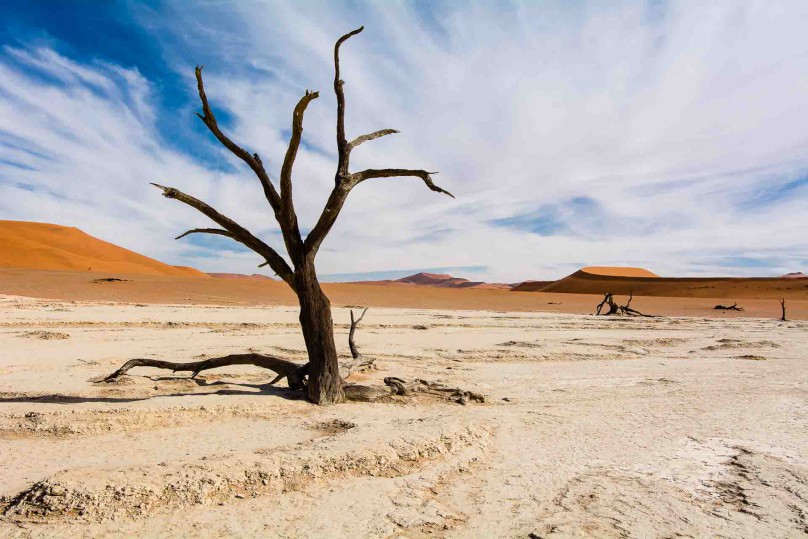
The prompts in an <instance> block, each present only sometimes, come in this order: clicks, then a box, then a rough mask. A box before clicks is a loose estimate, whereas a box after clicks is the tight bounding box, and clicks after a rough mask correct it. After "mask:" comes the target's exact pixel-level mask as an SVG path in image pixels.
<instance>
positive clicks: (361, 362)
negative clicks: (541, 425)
mask: <svg viewBox="0 0 808 539" xmlns="http://www.w3.org/2000/svg"><path fill="white" fill-rule="evenodd" d="M367 311H368V310H367V309H365V310H364V311H362V314H361V315H360V316H359V318H356V319H355V318H354V313H353V310H352V311H351V329H350V332H349V333H348V346H349V347H350V349H351V356H352V360H351V361H350V362H344V363H341V364H340V367H339V372H340V376H341V377H342V381H343V385H342V389H343V391H344V392H345V399H346V400H349V401H361V402H374V401H378V400H380V399H383V398H385V397H391V396H393V395H401V396H413V395H416V394H418V395H425V396H431V397H436V398H440V399H443V400H451V401H453V402H456V403H458V404H468V403H469V402H485V397H483V395H480V394H479V393H474V392H471V391H465V390H462V389H458V388H453V387H448V386H444V385H443V384H439V383H436V382H429V381H427V380H420V379H415V380H413V381H411V382H407V381H406V380H402V379H401V378H395V377H392V376H391V377H388V378H385V379H384V384H385V385H384V386H383V387H379V386H376V387H374V386H364V385H360V384H351V383H347V382H345V379H347V378H348V377H349V376H351V375H352V374H354V373H355V372H360V371H363V370H368V369H370V368H375V365H374V362H375V359H371V358H365V357H364V356H362V354H360V353H359V350H358V348H357V347H356V342H355V341H354V334H355V333H356V326H357V325H359V322H361V321H362V319H363V318H364V317H365V313H367ZM230 365H255V366H256V367H262V368H265V369H269V370H271V371H273V372H274V373H276V374H277V376H276V377H275V378H274V379H273V380H272V381H271V382H270V385H274V384H276V383H278V382H280V381H281V380H283V379H284V378H286V380H287V383H288V384H289V388H290V389H293V390H299V391H306V387H307V386H306V384H307V381H308V380H307V377H308V370H309V364H308V363H306V364H305V365H300V364H297V363H293V362H291V361H288V360H286V359H281V358H278V357H274V356H268V355H264V354H230V355H227V356H221V357H214V358H210V359H204V360H201V361H191V362H188V363H175V362H171V361H162V360H159V359H148V358H135V359H130V360H129V361H127V362H126V363H124V364H123V366H121V368H119V369H118V370H116V371H115V372H113V373H112V374H110V375H109V376H107V377H106V378H104V379H103V380H102V381H103V382H113V381H115V380H117V379H118V378H119V377H121V376H124V375H126V374H128V372H129V371H130V370H131V369H134V368H135V367H154V368H157V369H167V370H171V371H172V372H180V371H187V372H191V378H195V377H196V376H197V375H198V374H199V373H200V372H202V371H205V370H209V369H217V368H219V367H227V366H230Z"/></svg>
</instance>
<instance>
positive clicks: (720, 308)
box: [713, 302, 746, 311]
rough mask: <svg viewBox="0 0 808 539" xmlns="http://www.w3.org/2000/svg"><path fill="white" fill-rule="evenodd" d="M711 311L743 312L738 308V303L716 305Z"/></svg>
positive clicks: (741, 308) (742, 309)
mask: <svg viewBox="0 0 808 539" xmlns="http://www.w3.org/2000/svg"><path fill="white" fill-rule="evenodd" d="M713 309H715V310H718V311H745V310H746V309H744V308H743V307H738V303H737V302H735V303H733V304H732V305H729V306H727V305H716V306H715V307H713Z"/></svg>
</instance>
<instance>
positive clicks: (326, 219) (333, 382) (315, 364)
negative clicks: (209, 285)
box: [122, 27, 454, 404]
mask: <svg viewBox="0 0 808 539" xmlns="http://www.w3.org/2000/svg"><path fill="white" fill-rule="evenodd" d="M362 30H364V27H360V28H358V29H356V30H354V31H352V32H349V33H347V34H345V35H344V36H342V37H340V38H339V39H338V40H337V42H336V44H335V45H334V93H335V94H336V98H337V128H336V133H337V170H336V174H335V177H334V188H333V189H332V191H331V194H330V196H329V197H328V200H327V202H326V204H325V208H324V209H323V212H322V214H321V215H320V217H319V219H318V220H317V223H316V224H315V225H314V227H313V228H312V229H311V232H309V234H308V235H307V236H306V237H305V238H304V237H303V236H302V235H301V233H300V227H299V225H298V221H297V214H296V213H295V208H294V203H293V199H292V183H293V182H292V168H293V165H294V162H295V158H296V157H297V151H298V148H299V146H300V139H301V135H302V133H303V114H304V112H305V111H306V108H307V107H308V106H309V104H310V103H311V102H312V101H313V100H315V99H317V98H318V97H319V95H320V94H319V93H318V92H310V91H308V90H307V91H306V93H305V94H304V95H303V97H302V98H301V99H300V101H299V102H298V103H297V106H295V108H294V112H293V113H292V131H291V137H290V140H289V146H288V149H287V150H286V155H285V157H284V159H283V164H282V166H281V170H280V176H279V185H280V192H279V191H278V190H277V189H276V187H275V184H274V183H273V182H272V180H271V179H270V176H269V173H268V172H267V170H266V169H265V168H264V164H263V162H262V161H261V158H260V157H259V156H258V154H257V153H250V152H249V151H247V150H246V149H244V148H243V147H242V146H240V145H239V144H236V143H235V142H234V141H233V140H231V139H230V138H229V137H228V136H227V135H225V134H224V133H223V132H222V130H221V129H220V128H219V124H218V123H217V121H216V116H214V114H213V111H212V110H211V108H210V105H209V104H208V99H207V96H206V95H205V88H204V85H203V82H202V66H197V67H196V70H195V73H196V82H197V89H198V92H199V99H200V101H201V102H202V114H199V113H197V116H199V118H200V119H201V120H202V122H203V123H204V124H205V125H206V126H207V128H208V129H209V130H210V132H211V133H212V134H213V136H214V137H216V139H217V140H218V141H219V142H220V143H221V144H222V145H223V146H224V147H225V148H227V149H228V150H230V151H231V152H232V153H233V154H234V155H236V156H237V157H238V158H239V159H241V160H242V161H244V163H246V164H247V166H248V167H249V168H250V169H251V170H252V171H253V173H255V175H256V176H257V178H258V180H259V182H260V183H261V187H262V188H263V191H264V196H265V197H266V199H267V202H268V203H269V206H270V207H271V208H272V211H273V213H274V216H275V220H276V221H277V222H278V225H279V226H280V231H281V234H282V236H283V242H284V246H285V247H286V253H287V255H288V259H289V260H290V261H291V265H290V264H289V263H287V261H286V260H285V259H284V258H283V257H282V256H281V255H280V254H279V253H278V252H277V251H276V250H275V249H274V248H272V247H270V246H269V245H268V244H267V243H264V242H263V241H262V240H260V239H259V238H257V237H256V236H255V235H253V234H252V233H251V232H250V231H248V230H247V229H246V228H244V227H242V226H241V225H239V224H238V223H237V222H236V221H234V220H233V219H231V218H229V217H227V216H225V215H222V214H221V213H219V212H218V211H217V210H215V209H214V208H212V207H211V206H210V205H208V204H206V203H205V202H203V201H201V200H199V199H197V198H194V197H192V196H190V195H187V194H185V193H183V192H182V191H180V190H178V189H175V188H173V187H165V186H162V185H157V184H154V185H155V186H156V187H158V188H160V189H162V191H163V196H165V197H167V198H171V199H174V200H177V201H179V202H182V203H184V204H187V205H188V206H191V207H192V208H195V209H197V210H199V211H200V212H201V213H203V214H204V215H206V216H207V217H208V218H210V219H211V220H212V221H213V222H215V223H216V224H217V225H219V226H220V227H221V228H195V229H192V230H189V231H187V232H185V233H183V234H181V235H180V236H178V238H182V237H184V236H186V235H188V234H215V235H220V236H225V237H228V238H231V239H233V240H235V241H237V242H239V243H242V244H243V245H245V246H246V247H248V248H250V249H252V250H253V251H255V252H256V253H257V254H258V255H260V256H261V257H262V258H263V259H264V262H263V263H262V266H263V265H266V266H269V267H270V268H272V270H273V271H274V272H275V274H277V275H278V277H280V278H281V279H282V280H283V281H284V282H285V283H286V284H288V285H289V287H290V288H291V289H292V290H293V291H294V292H295V294H296V295H297V298H298V303H299V304H300V328H301V330H302V332H303V338H304V340H305V343H306V350H307V353H308V359H309V362H308V364H306V365H305V366H303V367H299V366H297V365H295V364H293V363H291V362H287V363H290V365H286V364H285V363H280V362H279V361H278V358H273V361H269V360H267V359H265V358H266V357H268V356H261V357H259V358H255V357H253V356H254V355H253V354H246V355H236V356H227V357H225V358H217V363H216V364H217V366H225V365H236V364H245V363H250V364H253V365H258V366H260V367H266V368H269V369H271V370H275V368H278V369H280V370H275V372H277V373H278V375H279V376H280V375H283V376H285V377H287V378H288V379H289V381H290V383H292V382H293V383H294V384H296V385H297V384H301V385H303V386H305V388H306V391H307V393H308V397H309V399H310V400H311V401H312V402H315V403H318V404H332V403H337V402H340V401H342V400H343V399H344V398H345V395H344V392H343V379H342V377H341V376H340V372H339V362H338V361H337V350H336V346H335V344H334V327H333V326H334V324H333V321H332V319H331V304H330V302H329V300H328V297H326V295H325V293H324V292H323V290H322V288H321V287H320V283H319V281H318V280H317V272H316V270H315V257H316V256H317V252H318V250H319V248H320V246H321V245H322V243H323V240H325V238H326V236H327V235H328V233H329V231H330V230H331V228H332V227H333V226H334V223H335V222H336V220H337V217H338V216H339V213H340V210H342V207H343V206H344V205H345V201H346V200H347V198H348V195H349V194H350V192H351V190H352V189H353V188H354V187H356V186H357V185H359V184H360V183H362V182H364V181H367V180H374V179H381V178H402V177H410V178H418V179H420V180H422V181H423V182H424V184H425V185H426V186H427V187H428V188H429V189H431V190H432V191H435V192H437V193H443V194H446V195H449V196H451V197H452V198H454V197H453V195H452V194H451V193H449V192H448V191H446V190H444V189H442V188H441V187H438V186H437V185H435V184H434V183H433V181H432V174H435V173H434V172H427V171H426V170H420V169H406V168H387V169H367V170H362V171H359V172H351V171H350V168H349V161H350V157H351V152H352V151H353V150H354V149H355V148H356V147H357V146H359V145H360V144H362V143H364V142H368V141H370V140H373V139H376V138H379V137H383V136H385V135H390V134H393V133H398V131H396V130H395V129H382V130H380V131H375V132H373V133H369V134H366V135H361V136H359V137H356V138H355V139H353V140H351V141H349V140H348V139H347V138H346V135H345V93H344V90H343V85H344V84H345V83H344V81H343V80H342V79H340V66H339V51H340V46H341V45H342V44H343V43H344V42H345V41H346V40H348V39H349V38H351V37H352V36H355V35H356V34H358V33H360V32H361V31H362ZM209 361H213V360H209ZM280 361H285V360H280ZM179 365H186V366H187V365H189V364H179ZM151 366H158V365H156V364H152V365H151ZM159 366H160V367H161V368H166V369H174V368H175V367H176V365H174V364H169V363H165V364H163V365H159ZM292 366H294V368H293V367H292ZM124 367H126V365H124ZM130 368H131V367H130ZM122 369H123V368H122ZM293 369H294V370H293ZM183 370H195V368H192V369H183Z"/></svg>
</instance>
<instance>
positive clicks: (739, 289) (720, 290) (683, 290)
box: [513, 270, 808, 300]
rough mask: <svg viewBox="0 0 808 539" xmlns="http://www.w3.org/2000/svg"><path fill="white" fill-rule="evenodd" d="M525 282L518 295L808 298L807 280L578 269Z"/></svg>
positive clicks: (516, 288)
mask: <svg viewBox="0 0 808 539" xmlns="http://www.w3.org/2000/svg"><path fill="white" fill-rule="evenodd" d="M541 284H542V283H536V284H535V285H534V283H522V284H521V285H519V286H517V287H515V288H514V289H513V290H514V291H516V292H538V291H541V292H554V293H564V294H604V293H606V292H612V293H614V294H620V295H627V294H629V293H632V292H633V293H634V295H635V296H667V297H678V298H728V299H733V300H735V299H742V298H757V299H779V298H786V299H793V300H806V299H808V280H805V279H782V278H777V277H774V278H767V277H749V278H733V277H692V278H691V277H681V278H672V277H637V276H617V275H598V274H595V273H590V272H589V271H584V270H579V271H576V272H575V273H573V274H572V275H569V276H567V277H565V278H563V279H560V280H558V281H555V282H554V283H551V284H549V285H546V286H541Z"/></svg>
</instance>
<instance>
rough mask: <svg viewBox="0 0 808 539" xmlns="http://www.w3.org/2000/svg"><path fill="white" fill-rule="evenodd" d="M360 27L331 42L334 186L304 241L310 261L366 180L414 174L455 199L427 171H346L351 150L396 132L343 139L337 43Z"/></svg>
mask: <svg viewBox="0 0 808 539" xmlns="http://www.w3.org/2000/svg"><path fill="white" fill-rule="evenodd" d="M362 30H364V27H360V28H357V29H356V30H354V31H352V32H349V33H347V34H345V35H344V36H342V37H341V38H339V39H338V40H337V43H336V45H334V93H335V94H336V96H337V154H338V162H337V172H336V175H335V177H334V188H333V190H332V191H331V195H330V196H329V197H328V200H327V201H326V204H325V208H323V212H322V214H321V215H320V218H319V219H318V220H317V223H316V224H315V225H314V228H312V230H311V232H310V233H309V235H308V237H307V238H306V241H305V242H304V250H305V252H306V256H307V257H308V258H309V259H310V260H313V259H314V257H315V256H316V255H317V251H318V250H319V248H320V245H321V244H322V242H323V240H325V238H326V236H327V235H328V233H329V232H330V231H331V228H332V227H333V226H334V223H335V222H336V220H337V217H338V216H339V213H340V211H341V210H342V207H343V206H344V205H345V201H346V200H347V198H348V195H349V194H350V192H351V190H352V189H353V188H354V187H355V186H357V185H358V184H360V183H362V182H363V181H365V180H369V179H373V178H393V177H416V178H420V179H421V180H423V182H424V184H426V186H427V187H428V188H429V189H431V190H432V191H435V192H437V193H443V194H446V195H449V196H450V197H452V198H454V195H453V194H451V193H450V192H449V191H447V190H445V189H443V188H441V187H438V186H437V185H435V183H434V182H433V181H432V177H431V175H432V174H435V173H434V172H427V171H426V170H414V169H403V168H387V169H368V170H363V171H362V172H357V173H354V174H351V172H350V170H349V168H350V166H349V165H350V157H351V150H353V149H354V148H355V147H357V146H359V145H360V144H362V143H363V142H367V141H369V140H373V139H377V138H379V137H383V136H385V135H390V134H393V133H398V131H397V130H395V129H382V130H379V131H374V132H373V133H369V134H367V135H362V136H359V137H357V138H355V139H354V140H352V141H351V142H350V143H349V142H348V141H347V139H346V138H345V91H344V88H343V86H344V85H345V81H343V80H342V79H340V66H339V50H340V46H341V45H342V44H343V43H344V42H345V41H347V40H348V39H350V38H351V37H352V36H355V35H356V34H358V33H359V32H361V31H362Z"/></svg>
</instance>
